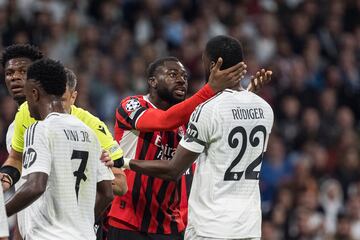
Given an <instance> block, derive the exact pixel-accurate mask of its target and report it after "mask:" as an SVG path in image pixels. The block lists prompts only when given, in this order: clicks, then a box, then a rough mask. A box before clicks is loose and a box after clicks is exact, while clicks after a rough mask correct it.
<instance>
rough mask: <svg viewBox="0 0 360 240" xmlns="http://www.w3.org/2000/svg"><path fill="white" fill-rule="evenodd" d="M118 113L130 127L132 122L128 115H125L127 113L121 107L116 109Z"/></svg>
mask: <svg viewBox="0 0 360 240" xmlns="http://www.w3.org/2000/svg"><path fill="white" fill-rule="evenodd" d="M117 111H118V113H119V114H120V116H121V117H122V118H123V119H124V120H125V121H126V122H127V123H128V124H129V125H130V126H132V125H133V124H132V121H131V118H130V117H129V115H128V114H127V112H126V111H125V110H124V109H123V107H122V106H121V105H120V106H119V107H118V109H117Z"/></svg>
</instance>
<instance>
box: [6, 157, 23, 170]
mask: <svg viewBox="0 0 360 240" xmlns="http://www.w3.org/2000/svg"><path fill="white" fill-rule="evenodd" d="M3 166H12V167H14V168H16V169H18V170H19V172H21V168H22V163H21V159H18V158H14V157H11V156H9V157H8V158H7V159H6V161H5V162H4V164H3Z"/></svg>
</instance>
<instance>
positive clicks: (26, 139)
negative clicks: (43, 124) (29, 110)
mask: <svg viewBox="0 0 360 240" xmlns="http://www.w3.org/2000/svg"><path fill="white" fill-rule="evenodd" d="M30 127H31V126H30ZM29 132H30V128H28V129H27V130H26V136H25V147H28V146H29V140H28V139H29Z"/></svg>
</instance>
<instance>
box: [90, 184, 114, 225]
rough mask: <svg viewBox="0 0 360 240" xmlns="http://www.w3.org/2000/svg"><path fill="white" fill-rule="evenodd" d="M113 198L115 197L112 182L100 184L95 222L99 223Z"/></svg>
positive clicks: (96, 201)
mask: <svg viewBox="0 0 360 240" xmlns="http://www.w3.org/2000/svg"><path fill="white" fill-rule="evenodd" d="M113 198H114V195H113V192H112V188H111V181H109V180H104V181H101V182H98V184H97V193H96V200H95V209H94V211H95V212H94V214H95V221H97V219H98V218H99V217H100V216H101V214H102V213H103V211H105V209H106V208H107V207H108V206H109V204H110V203H111V201H112V200H113Z"/></svg>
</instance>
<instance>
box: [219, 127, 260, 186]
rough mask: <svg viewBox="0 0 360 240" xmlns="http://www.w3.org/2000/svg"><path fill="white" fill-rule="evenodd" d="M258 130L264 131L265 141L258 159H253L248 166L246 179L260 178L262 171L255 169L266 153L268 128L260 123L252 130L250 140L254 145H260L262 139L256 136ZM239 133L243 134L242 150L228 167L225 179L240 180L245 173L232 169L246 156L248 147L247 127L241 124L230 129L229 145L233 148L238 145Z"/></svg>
mask: <svg viewBox="0 0 360 240" xmlns="http://www.w3.org/2000/svg"><path fill="white" fill-rule="evenodd" d="M258 132H261V133H263V137H264V141H263V146H262V151H261V153H260V155H259V156H258V157H257V158H256V159H254V160H252V162H251V163H250V164H249V165H248V166H247V168H246V170H245V179H249V180H259V174H260V171H254V169H255V168H256V167H257V166H259V164H261V162H262V159H263V155H264V147H265V142H266V136H267V135H266V128H265V127H264V126H263V125H258V126H256V127H254V128H253V129H252V130H251V132H250V135H249V142H250V144H251V146H252V147H258V146H259V144H260V139H259V137H255V134H256V133H258ZM237 133H240V134H241V139H242V144H241V148H240V152H239V154H238V155H237V156H236V158H235V159H234V160H233V161H232V162H231V164H230V166H229V167H228V168H227V169H226V171H225V174H224V181H239V180H240V179H241V177H242V176H243V174H244V171H240V172H235V171H232V170H233V168H234V167H235V166H236V165H237V164H239V162H240V161H241V159H242V158H243V157H244V154H245V151H246V148H247V147H248V136H247V132H246V130H245V128H243V127H241V126H237V127H235V128H233V129H232V130H231V131H230V134H229V137H228V144H229V146H230V147H231V148H237V147H238V145H239V139H238V138H237V137H236V136H235V135H236V134H237Z"/></svg>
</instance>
